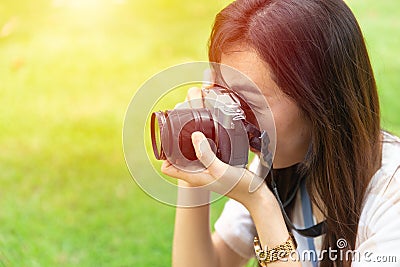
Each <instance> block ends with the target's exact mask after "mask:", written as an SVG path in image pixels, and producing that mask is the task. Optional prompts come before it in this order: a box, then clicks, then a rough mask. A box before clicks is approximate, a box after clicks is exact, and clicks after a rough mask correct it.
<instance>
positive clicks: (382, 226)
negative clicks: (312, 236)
mask: <svg viewBox="0 0 400 267" xmlns="http://www.w3.org/2000/svg"><path fill="white" fill-rule="evenodd" d="M380 176H381V177H380V179H376V181H374V182H373V183H372V186H371V187H370V190H369V192H368V196H367V198H366V201H365V204H364V207H363V211H362V213H361V217H360V222H359V228H358V235H357V244H356V254H355V255H356V256H357V257H359V259H357V258H355V259H353V264H352V266H353V267H361V266H363V267H364V266H367V267H372V266H382V264H384V266H391V267H394V266H399V267H400V169H399V167H398V168H397V169H396V170H395V172H394V174H392V175H388V174H382V175H380ZM382 178H384V179H382Z"/></svg>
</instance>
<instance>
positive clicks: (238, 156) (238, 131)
mask: <svg viewBox="0 0 400 267" xmlns="http://www.w3.org/2000/svg"><path fill="white" fill-rule="evenodd" d="M202 93H203V98H202V99H198V100H192V101H202V105H199V106H203V107H202V108H190V107H189V104H188V103H187V102H185V103H182V104H179V105H177V106H176V107H175V109H173V110H167V111H164V112H163V111H159V112H154V113H153V114H152V116H151V135H152V136H151V137H152V146H153V151H154V155H155V157H156V158H157V159H159V160H166V159H167V160H168V161H169V162H171V163H172V164H175V165H178V166H180V167H187V166H189V165H193V164H194V163H193V161H196V160H197V157H196V154H195V151H194V148H193V145H192V141H191V134H192V133H193V132H195V131H200V132H202V133H203V134H204V135H205V136H206V138H207V139H208V141H209V143H210V146H211V148H212V149H213V151H214V152H215V154H216V156H217V157H218V158H219V159H220V160H221V161H223V162H225V163H227V164H229V165H232V166H240V167H244V166H245V165H246V164H247V162H248V152H249V136H248V132H247V128H246V120H245V119H246V116H245V112H244V111H243V109H242V108H241V105H240V101H239V99H238V98H237V97H236V96H235V95H234V94H232V93H231V92H230V91H228V90H227V89H224V88H221V87H212V88H203V89H202ZM192 101H191V102H192Z"/></svg>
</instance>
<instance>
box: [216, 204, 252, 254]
mask: <svg viewBox="0 0 400 267" xmlns="http://www.w3.org/2000/svg"><path fill="white" fill-rule="evenodd" d="M214 228H215V232H216V233H217V234H218V235H219V236H220V237H221V239H222V240H224V242H225V243H226V245H227V246H228V247H230V248H231V249H232V250H233V251H235V252H236V253H237V254H239V255H240V256H241V257H243V258H244V259H250V258H252V257H254V249H253V239H254V236H255V235H256V229H255V226H254V223H253V220H252V219H251V216H250V213H249V212H248V210H247V209H246V208H245V207H244V206H243V205H242V204H240V203H239V202H237V201H235V200H233V199H230V200H228V201H227V202H226V204H225V207H224V210H223V211H222V214H221V216H220V217H219V218H218V220H217V221H216V223H215V225H214Z"/></svg>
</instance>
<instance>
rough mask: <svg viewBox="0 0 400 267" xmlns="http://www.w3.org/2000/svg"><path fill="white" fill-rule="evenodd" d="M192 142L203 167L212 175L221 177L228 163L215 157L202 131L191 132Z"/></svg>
mask: <svg viewBox="0 0 400 267" xmlns="http://www.w3.org/2000/svg"><path fill="white" fill-rule="evenodd" d="M192 143H193V147H194V150H195V152H196V156H197V158H198V159H199V160H200V162H201V163H202V164H203V165H204V167H205V168H206V169H208V170H209V171H210V174H211V175H213V176H214V177H216V178H219V177H221V176H222V175H223V174H224V172H225V171H226V170H227V168H228V166H229V165H227V164H225V163H223V162H222V161H221V160H220V159H218V158H217V156H216V155H215V153H214V152H213V151H212V149H211V147H210V144H209V143H208V140H207V138H206V137H205V136H204V134H203V133H202V132H194V133H192Z"/></svg>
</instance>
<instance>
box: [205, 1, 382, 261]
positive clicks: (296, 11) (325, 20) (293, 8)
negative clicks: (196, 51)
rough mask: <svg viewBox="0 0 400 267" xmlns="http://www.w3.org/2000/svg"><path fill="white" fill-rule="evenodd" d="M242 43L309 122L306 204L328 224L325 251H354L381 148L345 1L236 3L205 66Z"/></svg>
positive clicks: (363, 52)
mask: <svg viewBox="0 0 400 267" xmlns="http://www.w3.org/2000/svg"><path fill="white" fill-rule="evenodd" d="M243 42H244V43H246V44H247V45H249V46H250V47H251V48H252V49H254V50H255V51H256V52H257V53H258V55H259V56H260V58H261V59H263V60H264V61H265V63H266V64H268V66H269V67H270V69H271V71H272V77H273V79H274V81H275V82H276V84H277V85H278V86H279V88H280V89H281V90H282V91H283V92H284V93H285V94H286V95H287V96H289V97H291V98H292V99H293V100H294V101H295V102H296V103H297V105H298V106H299V108H300V109H301V110H302V113H303V114H304V116H306V117H307V118H308V120H309V121H310V122H311V127H312V129H311V131H312V138H311V139H312V141H311V144H310V151H309V153H308V154H307V156H306V158H305V160H304V162H303V163H304V164H303V166H305V170H304V171H305V172H306V173H307V175H308V178H307V188H308V191H309V192H310V196H311V200H312V202H313V203H315V204H316V205H317V206H318V208H319V209H320V210H321V211H322V212H323V214H324V216H325V217H326V219H327V233H326V235H325V238H324V241H323V249H327V248H328V247H331V248H332V249H338V247H337V244H336V242H337V240H338V239H340V238H344V239H345V240H346V241H347V242H348V246H347V247H346V248H345V250H348V249H354V248H355V243H356V234H357V226H358V222H359V218H360V214H361V207H362V203H363V198H364V195H365V192H366V189H367V186H368V183H369V181H370V179H371V178H372V176H373V174H374V173H375V172H376V170H377V169H378V168H379V166H380V160H381V151H380V147H381V146H380V145H381V141H380V113H379V102H378V94H377V89H376V83H375V79H374V75H373V70H372V67H371V63H370V60H369V57H368V52H367V49H366V46H365V42H364V39H363V35H362V33H361V29H360V27H359V25H358V23H357V21H356V19H355V17H354V15H353V13H352V12H351V10H350V9H349V7H348V6H347V5H346V4H345V3H344V1H343V0H237V1H235V2H233V3H231V4H230V5H229V6H227V7H226V8H225V9H223V10H222V11H221V12H220V13H219V14H218V15H217V16H216V19H215V22H214V26H213V29H212V33H211V37H210V41H209V60H210V61H212V62H220V59H221V54H222V53H223V51H224V49H225V48H227V47H228V46H230V45H232V44H236V43H243ZM343 255H345V254H343ZM348 265H350V262H346V261H339V259H338V260H337V261H336V262H331V261H329V260H328V259H324V260H323V261H322V262H321V266H348Z"/></svg>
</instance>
